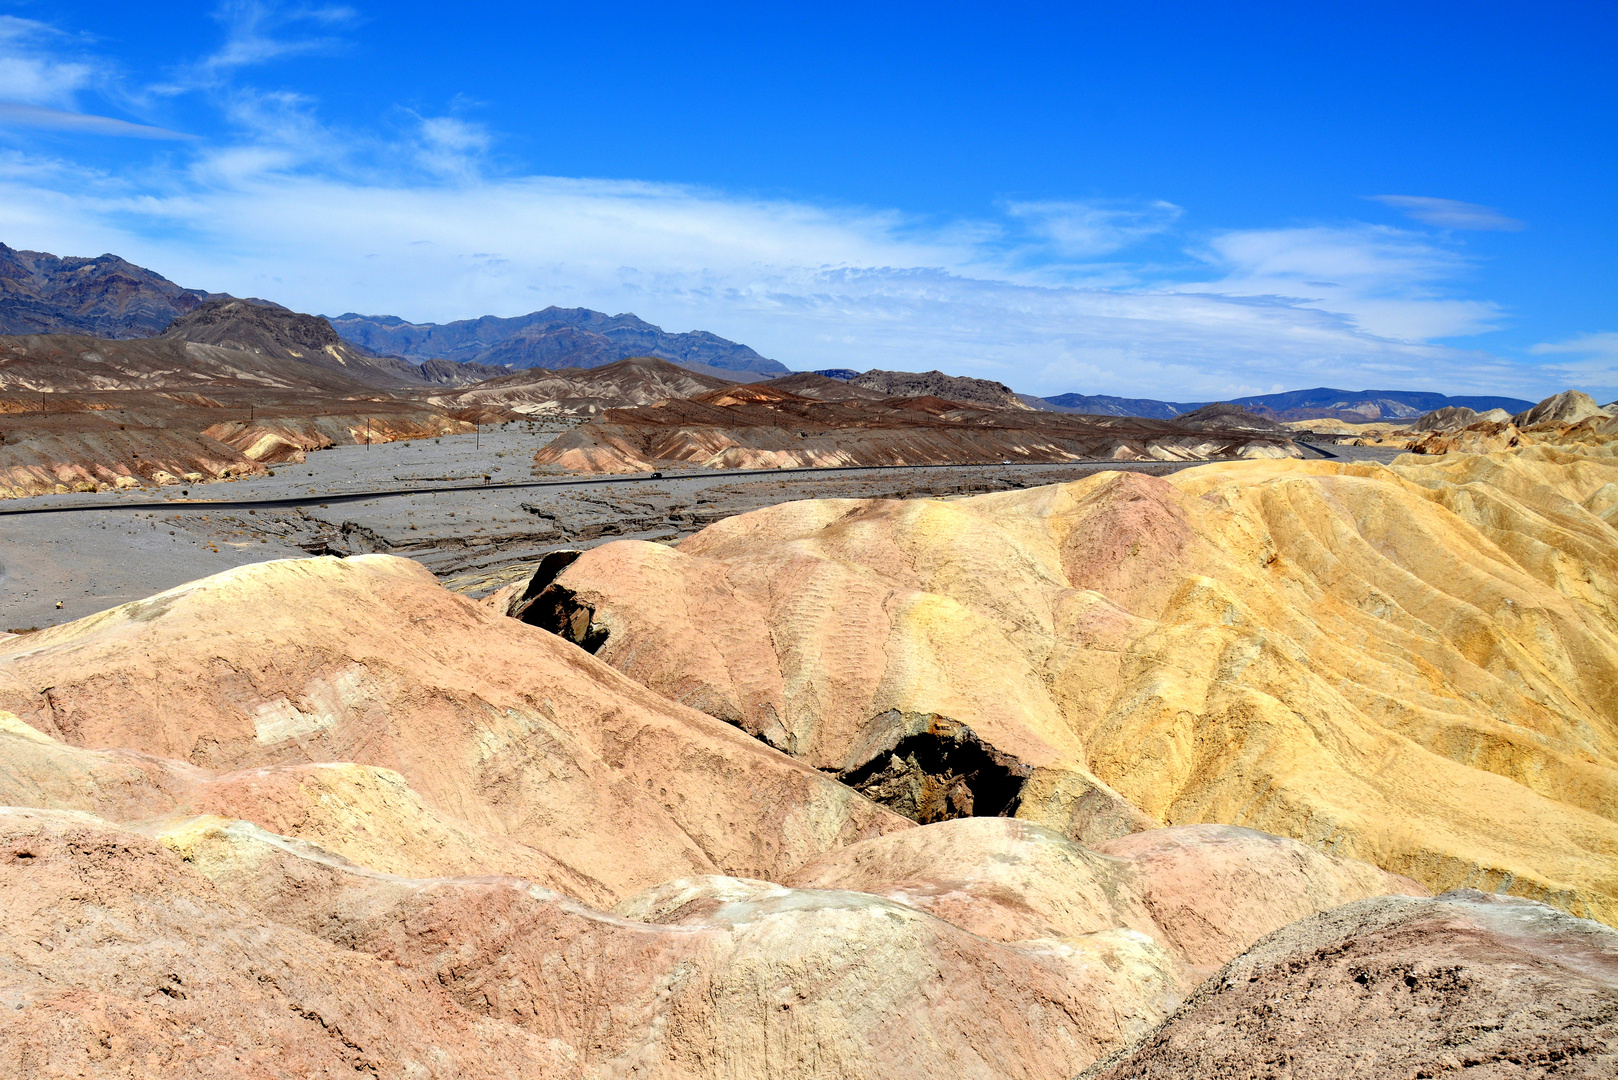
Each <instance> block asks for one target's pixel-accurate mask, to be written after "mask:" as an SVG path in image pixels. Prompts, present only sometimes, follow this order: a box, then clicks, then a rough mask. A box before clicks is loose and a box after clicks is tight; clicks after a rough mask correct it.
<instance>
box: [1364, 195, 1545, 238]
mask: <svg viewBox="0 0 1618 1080" xmlns="http://www.w3.org/2000/svg"><path fill="white" fill-rule="evenodd" d="M1368 197H1369V198H1370V199H1371V200H1372V201H1374V202H1379V203H1382V204H1383V205H1384V206H1391V207H1393V208H1394V209H1395V210H1400V211H1402V212H1403V213H1404V215H1405V216H1406V217H1409V218H1412V219H1414V220H1416V221H1419V222H1421V223H1422V224H1424V225H1436V226H1437V227H1438V228H1440V229H1473V230H1479V231H1484V232H1516V231H1517V230H1519V229H1525V228H1527V227H1528V226H1527V224H1526V223H1525V222H1521V221H1518V220H1517V219H1516V218H1511V217H1507V216H1506V215H1504V214H1502V213H1501V212H1500V211H1498V210H1496V209H1495V208H1494V207H1492V206H1480V205H1479V204H1477V203H1469V202H1459V201H1457V200H1455V199H1434V198H1431V197H1429V196H1426V195H1371V196H1368Z"/></svg>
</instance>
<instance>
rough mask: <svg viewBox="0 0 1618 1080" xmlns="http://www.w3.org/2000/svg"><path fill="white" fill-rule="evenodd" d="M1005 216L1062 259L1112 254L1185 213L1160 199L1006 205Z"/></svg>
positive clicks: (1164, 228)
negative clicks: (1133, 201) (1129, 202)
mask: <svg viewBox="0 0 1618 1080" xmlns="http://www.w3.org/2000/svg"><path fill="white" fill-rule="evenodd" d="M1005 212H1006V213H1007V214H1008V215H1009V216H1010V217H1011V218H1013V219H1014V220H1015V221H1017V222H1019V223H1021V224H1022V225H1023V226H1024V227H1025V228H1026V229H1027V230H1028V232H1029V233H1031V234H1032V235H1033V237H1034V238H1035V239H1036V240H1038V241H1043V242H1044V243H1045V244H1047V245H1049V247H1050V248H1051V249H1052V250H1053V252H1054V253H1055V254H1056V255H1058V256H1059V257H1061V258H1065V259H1094V258H1097V257H1099V256H1102V255H1110V254H1112V253H1113V252H1116V251H1120V250H1122V249H1123V248H1126V247H1129V246H1130V245H1132V244H1135V243H1138V242H1139V241H1141V240H1144V239H1146V238H1147V237H1150V236H1157V235H1160V234H1162V233H1165V232H1167V231H1168V230H1169V229H1170V228H1172V227H1173V226H1174V224H1175V222H1177V221H1178V220H1179V219H1180V217H1181V216H1182V215H1183V214H1184V213H1185V211H1184V210H1182V209H1181V208H1180V207H1178V206H1175V205H1174V204H1173V203H1171V202H1166V201H1164V200H1162V199H1154V200H1151V201H1149V202H1144V203H1139V204H1126V203H1118V202H1106V203H1097V202H1071V201H1066V202H1064V201H1043V202H1008V203H1006V204H1005Z"/></svg>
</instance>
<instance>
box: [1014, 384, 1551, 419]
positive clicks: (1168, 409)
mask: <svg viewBox="0 0 1618 1080" xmlns="http://www.w3.org/2000/svg"><path fill="white" fill-rule="evenodd" d="M1044 400H1045V401H1046V402H1048V403H1049V404H1051V405H1054V406H1056V407H1057V408H1059V409H1061V410H1062V411H1071V412H1085V413H1097V414H1100V415H1104V416H1145V417H1152V418H1154V419H1159V420H1169V419H1172V418H1174V417H1176V416H1183V415H1185V414H1186V413H1189V412H1192V411H1194V410H1196V409H1200V408H1202V407H1203V406H1204V405H1209V404H1212V402H1205V401H1192V402H1185V401H1158V400H1155V399H1153V398H1121V397H1109V396H1105V395H1094V396H1091V395H1085V394H1060V395H1057V396H1056V397H1049V398H1045V399H1044ZM1229 404H1232V405H1240V406H1242V407H1243V408H1245V409H1247V410H1248V411H1249V412H1252V413H1254V414H1256V415H1258V416H1264V417H1268V418H1269V419H1271V420H1346V421H1349V422H1350V423H1354V422H1359V423H1365V422H1370V421H1375V420H1406V419H1414V418H1415V417H1418V416H1420V415H1422V414H1423V413H1428V412H1432V411H1433V410H1434V409H1442V408H1446V407H1449V406H1456V407H1461V408H1468V409H1475V410H1477V411H1478V412H1487V411H1488V410H1490V409H1505V410H1506V411H1508V412H1521V411H1522V410H1524V409H1528V408H1532V407H1533V402H1531V401H1524V400H1522V399H1521V398H1509V397H1488V396H1473V397H1469V396H1461V397H1448V396H1446V395H1444V394H1432V393H1427V392H1425V391H1420V390H1357V391H1356V390H1335V389H1332V388H1331V387H1327V386H1319V387H1316V388H1315V389H1313V390H1289V391H1287V392H1285V393H1281V394H1256V395H1254V396H1252V397H1239V398H1230V399H1229Z"/></svg>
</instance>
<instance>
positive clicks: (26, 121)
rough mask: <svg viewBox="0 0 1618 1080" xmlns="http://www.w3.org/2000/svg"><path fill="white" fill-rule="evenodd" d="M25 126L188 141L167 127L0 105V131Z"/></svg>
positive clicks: (49, 129) (85, 114)
mask: <svg viewBox="0 0 1618 1080" xmlns="http://www.w3.org/2000/svg"><path fill="white" fill-rule="evenodd" d="M7 127H29V128H41V129H43V130H46V131H69V132H77V133H81V134H86V135H116V136H120V137H122V138H128V139H191V138H194V136H191V135H185V134H182V133H181V132H178V131H170V130H168V129H167V128H160V127H152V126H150V125H148V124H132V123H130V122H129V121H127V120H115V119H113V118H112V117H110V116H94V115H91V114H89V113H80V112H68V111H67V110H65V109H46V108H42V107H40V106H38V105H11V104H7V103H4V102H0V128H7Z"/></svg>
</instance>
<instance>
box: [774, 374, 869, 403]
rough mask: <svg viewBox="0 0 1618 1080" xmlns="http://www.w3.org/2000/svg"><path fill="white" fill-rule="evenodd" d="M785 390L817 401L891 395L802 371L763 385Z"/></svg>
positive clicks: (861, 398) (866, 399) (846, 381)
mask: <svg viewBox="0 0 1618 1080" xmlns="http://www.w3.org/2000/svg"><path fill="white" fill-rule="evenodd" d="M762 385H764V386H770V387H774V388H775V389H777V390H785V391H786V392H787V393H789V394H796V395H798V396H799V397H806V398H814V399H815V400H816V401H881V400H882V399H883V398H885V397H889V396H891V395H889V394H884V393H882V392H881V391H880V390H867V389H866V388H865V387H863V386H857V385H855V384H854V383H851V382H849V381H848V380H847V379H833V378H828V377H827V376H825V375H817V374H816V373H814V372H812V371H800V372H798V373H797V374H794V375H782V376H781V377H780V378H777V379H771V380H769V382H767V383H764V384H762Z"/></svg>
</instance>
